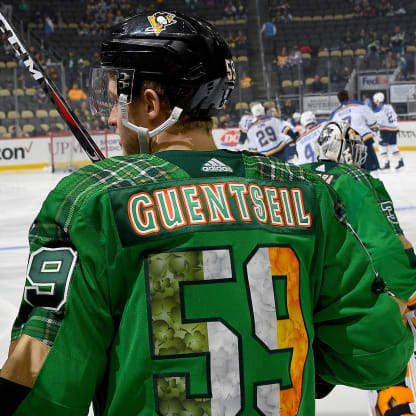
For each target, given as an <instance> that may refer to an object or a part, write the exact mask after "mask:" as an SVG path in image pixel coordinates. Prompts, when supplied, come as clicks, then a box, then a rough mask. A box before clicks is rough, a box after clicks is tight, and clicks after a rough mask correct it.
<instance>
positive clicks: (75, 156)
mask: <svg viewBox="0 0 416 416" xmlns="http://www.w3.org/2000/svg"><path fill="white" fill-rule="evenodd" d="M91 136H92V137H93V139H94V141H95V142H96V143H97V144H98V146H99V147H100V149H101V150H102V152H103V153H104V155H105V156H106V157H111V156H119V155H121V150H120V145H119V137H118V135H117V134H115V133H108V132H105V131H94V132H91ZM213 136H214V140H215V143H216V145H217V147H218V148H226V149H230V150H232V149H233V148H235V146H236V145H237V144H238V138H239V136H240V132H239V129H238V128H227V129H222V128H218V129H214V130H213ZM398 146H399V149H400V150H416V121H399V135H398ZM51 150H52V151H51ZM52 157H53V161H54V163H55V164H57V165H60V164H61V165H65V164H68V163H69V161H70V162H71V163H72V164H73V165H75V166H77V165H84V164H87V163H89V159H88V157H87V156H86V154H85V152H84V151H83V149H82V148H81V146H80V145H79V143H78V142H77V141H76V140H75V138H74V137H73V136H72V134H71V133H69V132H68V133H67V134H65V133H62V132H60V134H59V135H54V136H53V137H51V136H40V137H18V138H0V170H5V169H28V168H48V167H50V166H51V163H52Z"/></svg>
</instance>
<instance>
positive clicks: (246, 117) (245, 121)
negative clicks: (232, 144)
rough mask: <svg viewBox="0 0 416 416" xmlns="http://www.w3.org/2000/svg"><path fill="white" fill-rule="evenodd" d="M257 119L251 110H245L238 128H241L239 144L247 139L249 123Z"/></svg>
mask: <svg viewBox="0 0 416 416" xmlns="http://www.w3.org/2000/svg"><path fill="white" fill-rule="evenodd" d="M255 120H256V117H254V116H253V114H251V112H250V111H245V112H244V114H243V115H242V117H241V119H240V121H239V123H238V128H239V129H240V137H239V139H238V144H239V145H243V144H244V143H245V142H246V140H247V129H248V127H249V125H250V124H251V123H252V122H253V121H255Z"/></svg>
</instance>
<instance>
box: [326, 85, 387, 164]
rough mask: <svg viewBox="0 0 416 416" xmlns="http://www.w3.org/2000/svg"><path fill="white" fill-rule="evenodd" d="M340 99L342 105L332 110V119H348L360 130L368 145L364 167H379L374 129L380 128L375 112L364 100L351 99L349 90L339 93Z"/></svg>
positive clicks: (347, 120) (354, 127) (356, 129)
mask: <svg viewBox="0 0 416 416" xmlns="http://www.w3.org/2000/svg"><path fill="white" fill-rule="evenodd" d="M338 100H339V102H340V103H341V105H340V106H339V107H337V108H336V109H335V110H334V111H333V112H332V114H331V116H330V119H331V120H335V121H346V122H347V123H348V124H350V125H351V127H352V128H353V129H354V130H355V131H357V132H358V134H359V135H360V136H361V137H362V139H363V140H364V143H365V145H366V146H367V159H366V161H365V162H364V166H363V168H364V169H367V170H369V171H374V170H377V169H379V168H380V165H379V163H378V159H377V155H376V152H375V150H374V147H373V143H374V138H373V136H374V131H376V130H377V129H378V124H377V119H376V116H375V114H374V112H373V111H372V110H371V109H370V108H369V107H368V106H367V105H365V104H364V103H363V102H362V101H350V97H349V95H348V92H347V91H345V90H342V91H340V92H339V93H338Z"/></svg>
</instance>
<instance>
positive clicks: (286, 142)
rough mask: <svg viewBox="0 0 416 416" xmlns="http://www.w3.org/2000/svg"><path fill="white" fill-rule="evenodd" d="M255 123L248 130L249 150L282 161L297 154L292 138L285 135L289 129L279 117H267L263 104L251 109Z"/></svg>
mask: <svg viewBox="0 0 416 416" xmlns="http://www.w3.org/2000/svg"><path fill="white" fill-rule="evenodd" d="M251 112H252V114H253V116H254V117H256V119H255V121H254V122H252V123H251V124H250V126H249V127H248V130H247V137H248V143H249V145H248V146H249V147H248V148H249V150H250V151H252V152H258V153H261V154H263V155H267V156H273V157H277V158H279V159H280V160H282V161H288V160H290V159H292V158H293V156H294V155H295V154H296V148H295V147H294V146H291V145H290V144H291V143H294V140H293V139H292V137H290V136H289V135H288V134H285V133H283V131H287V130H288V129H289V128H287V129H286V127H285V126H284V125H283V122H282V121H281V120H280V119H278V118H277V117H273V116H267V115H266V112H265V109H264V107H263V105H262V104H260V103H257V104H254V105H253V106H252V107H251Z"/></svg>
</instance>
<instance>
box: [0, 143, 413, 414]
mask: <svg viewBox="0 0 416 416" xmlns="http://www.w3.org/2000/svg"><path fill="white" fill-rule="evenodd" d="M403 156H404V161H405V164H406V166H405V167H404V168H403V169H402V170H400V171H398V172H396V171H393V170H390V171H389V172H384V171H383V172H380V174H379V178H380V179H381V180H382V181H383V182H384V184H385V186H386V188H387V190H388V191H389V193H390V195H391V197H392V199H393V202H394V206H395V209H396V213H397V215H398V217H399V220H400V224H401V226H402V228H403V230H404V232H405V235H406V237H407V238H408V239H409V240H410V241H411V242H412V244H413V245H414V246H416V224H415V222H414V218H415V216H416V152H410V151H409V152H403ZM62 177H63V174H57V173H55V174H52V173H47V172H39V171H36V172H35V171H34V172H28V171H22V172H17V171H12V172H11V173H8V172H2V171H0V300H1V301H0V366H1V365H2V364H3V362H4V361H5V359H6V356H7V349H8V344H9V333H10V329H11V326H12V323H13V320H14V318H15V316H16V313H17V308H18V305H19V303H20V298H21V294H22V288H23V284H24V280H25V269H26V261H27V256H28V242H27V234H28V229H29V226H30V224H31V222H32V220H33V219H34V217H35V215H36V214H37V212H38V211H39V209H40V206H41V203H42V201H43V200H44V198H45V197H46V195H47V193H48V192H49V191H50V190H51V189H52V188H53V187H54V185H55V184H56V183H57V182H58V181H59V180H60V179H61V178H62ZM366 394H367V393H365V392H363V391H359V390H355V389H350V388H346V387H337V388H336V389H335V390H334V391H333V392H332V393H331V394H330V395H329V396H328V397H327V398H325V399H323V400H319V401H318V402H317V412H316V414H317V415H319V416H341V415H342V416H347V415H348V416H366V415H368V410H367V406H368V405H367V399H366Z"/></svg>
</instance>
